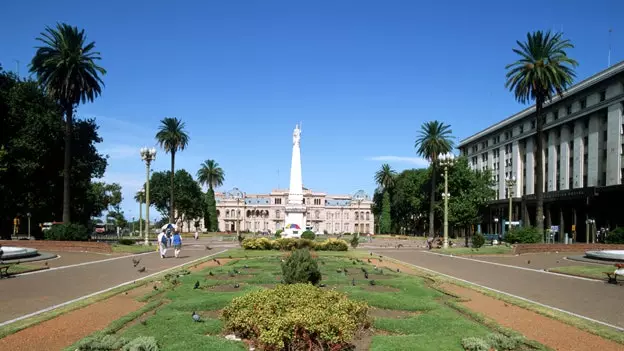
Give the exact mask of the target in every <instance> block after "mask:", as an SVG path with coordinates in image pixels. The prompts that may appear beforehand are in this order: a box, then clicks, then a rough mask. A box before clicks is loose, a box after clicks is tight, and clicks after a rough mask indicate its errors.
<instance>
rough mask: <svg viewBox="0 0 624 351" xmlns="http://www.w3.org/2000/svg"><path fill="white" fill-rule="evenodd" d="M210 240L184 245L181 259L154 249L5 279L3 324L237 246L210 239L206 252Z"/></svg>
mask: <svg viewBox="0 0 624 351" xmlns="http://www.w3.org/2000/svg"><path fill="white" fill-rule="evenodd" d="M206 243H208V241H202V240H200V241H198V242H195V241H194V242H192V244H189V245H188V246H183V247H182V253H181V256H180V258H177V259H176V258H173V257H171V256H173V253H172V252H168V255H169V256H170V258H166V259H161V258H160V256H159V255H158V253H157V252H156V251H154V252H150V253H146V254H142V255H138V256H136V255H133V256H124V257H114V258H106V259H103V260H100V261H95V262H93V261H92V262H85V263H81V264H78V265H73V266H66V267H59V268H53V269H52V268H51V269H50V270H46V271H39V272H35V273H29V274H24V275H19V276H16V277H12V278H10V279H2V280H0V296H1V297H2V298H1V299H0V326H1V325H2V323H4V322H7V321H10V320H13V319H15V318H18V317H22V316H24V315H28V314H31V313H34V312H37V311H40V310H42V309H46V308H50V307H52V306H56V305H58V304H62V303H66V302H68V301H71V300H74V299H77V298H80V297H83V296H85V295H89V294H93V293H96V292H98V291H101V290H105V289H108V288H111V287H114V286H117V285H119V284H123V283H126V282H129V281H133V280H137V279H140V278H142V277H145V276H147V275H150V274H155V273H158V272H162V271H164V270H166V269H169V268H172V267H175V266H178V265H183V264H185V263H188V262H190V261H193V260H197V259H199V258H202V257H205V256H207V255H211V254H215V253H217V252H220V251H222V250H225V249H227V248H228V247H233V246H234V244H233V243H231V244H229V243H216V242H210V245H211V246H212V250H211V251H206V249H205V247H204V244H206ZM194 245H197V246H194ZM170 251H171V250H170ZM139 257H140V258H141V262H140V264H139V265H138V266H137V267H136V268H135V267H133V264H132V258H139ZM140 267H145V268H146V272H145V273H139V272H138V271H137V269H138V268H140Z"/></svg>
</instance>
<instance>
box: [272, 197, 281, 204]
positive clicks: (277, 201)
mask: <svg viewBox="0 0 624 351" xmlns="http://www.w3.org/2000/svg"><path fill="white" fill-rule="evenodd" d="M273 202H274V203H275V204H276V205H281V204H282V199H278V198H275V199H274V200H273Z"/></svg>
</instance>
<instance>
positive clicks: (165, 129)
mask: <svg viewBox="0 0 624 351" xmlns="http://www.w3.org/2000/svg"><path fill="white" fill-rule="evenodd" d="M156 141H158V144H160V147H162V148H163V149H165V152H168V153H169V154H171V173H170V176H171V179H170V196H171V198H170V200H169V206H170V207H169V218H170V219H171V218H174V214H175V212H174V205H173V204H174V201H173V193H174V191H173V177H174V174H175V155H176V152H178V151H183V150H184V149H185V148H186V146H187V145H188V143H189V136H188V134H187V133H186V131H185V130H184V122H182V121H181V120H179V119H177V118H172V117H165V118H163V119H162V120H161V121H160V128H159V129H158V133H156Z"/></svg>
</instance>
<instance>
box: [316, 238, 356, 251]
mask: <svg viewBox="0 0 624 351" xmlns="http://www.w3.org/2000/svg"><path fill="white" fill-rule="evenodd" d="M316 250H318V251H347V250H349V244H347V242H346V241H344V240H339V239H334V238H329V239H327V240H325V241H322V242H320V243H316Z"/></svg>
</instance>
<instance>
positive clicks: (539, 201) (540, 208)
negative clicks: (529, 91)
mask: <svg viewBox="0 0 624 351" xmlns="http://www.w3.org/2000/svg"><path fill="white" fill-rule="evenodd" d="M542 105H543V101H542V99H540V98H537V99H536V100H535V113H536V116H537V117H536V119H535V122H536V123H535V124H536V126H535V127H536V128H535V129H536V141H535V144H536V149H537V154H536V155H535V162H536V163H537V165H536V167H535V171H536V173H537V174H536V175H535V181H536V183H537V189H536V190H535V199H536V205H535V226H536V227H537V230H538V231H539V232H540V233H544V157H543V149H544V119H543V118H542ZM541 241H542V242H543V241H544V235H542V240H541Z"/></svg>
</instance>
